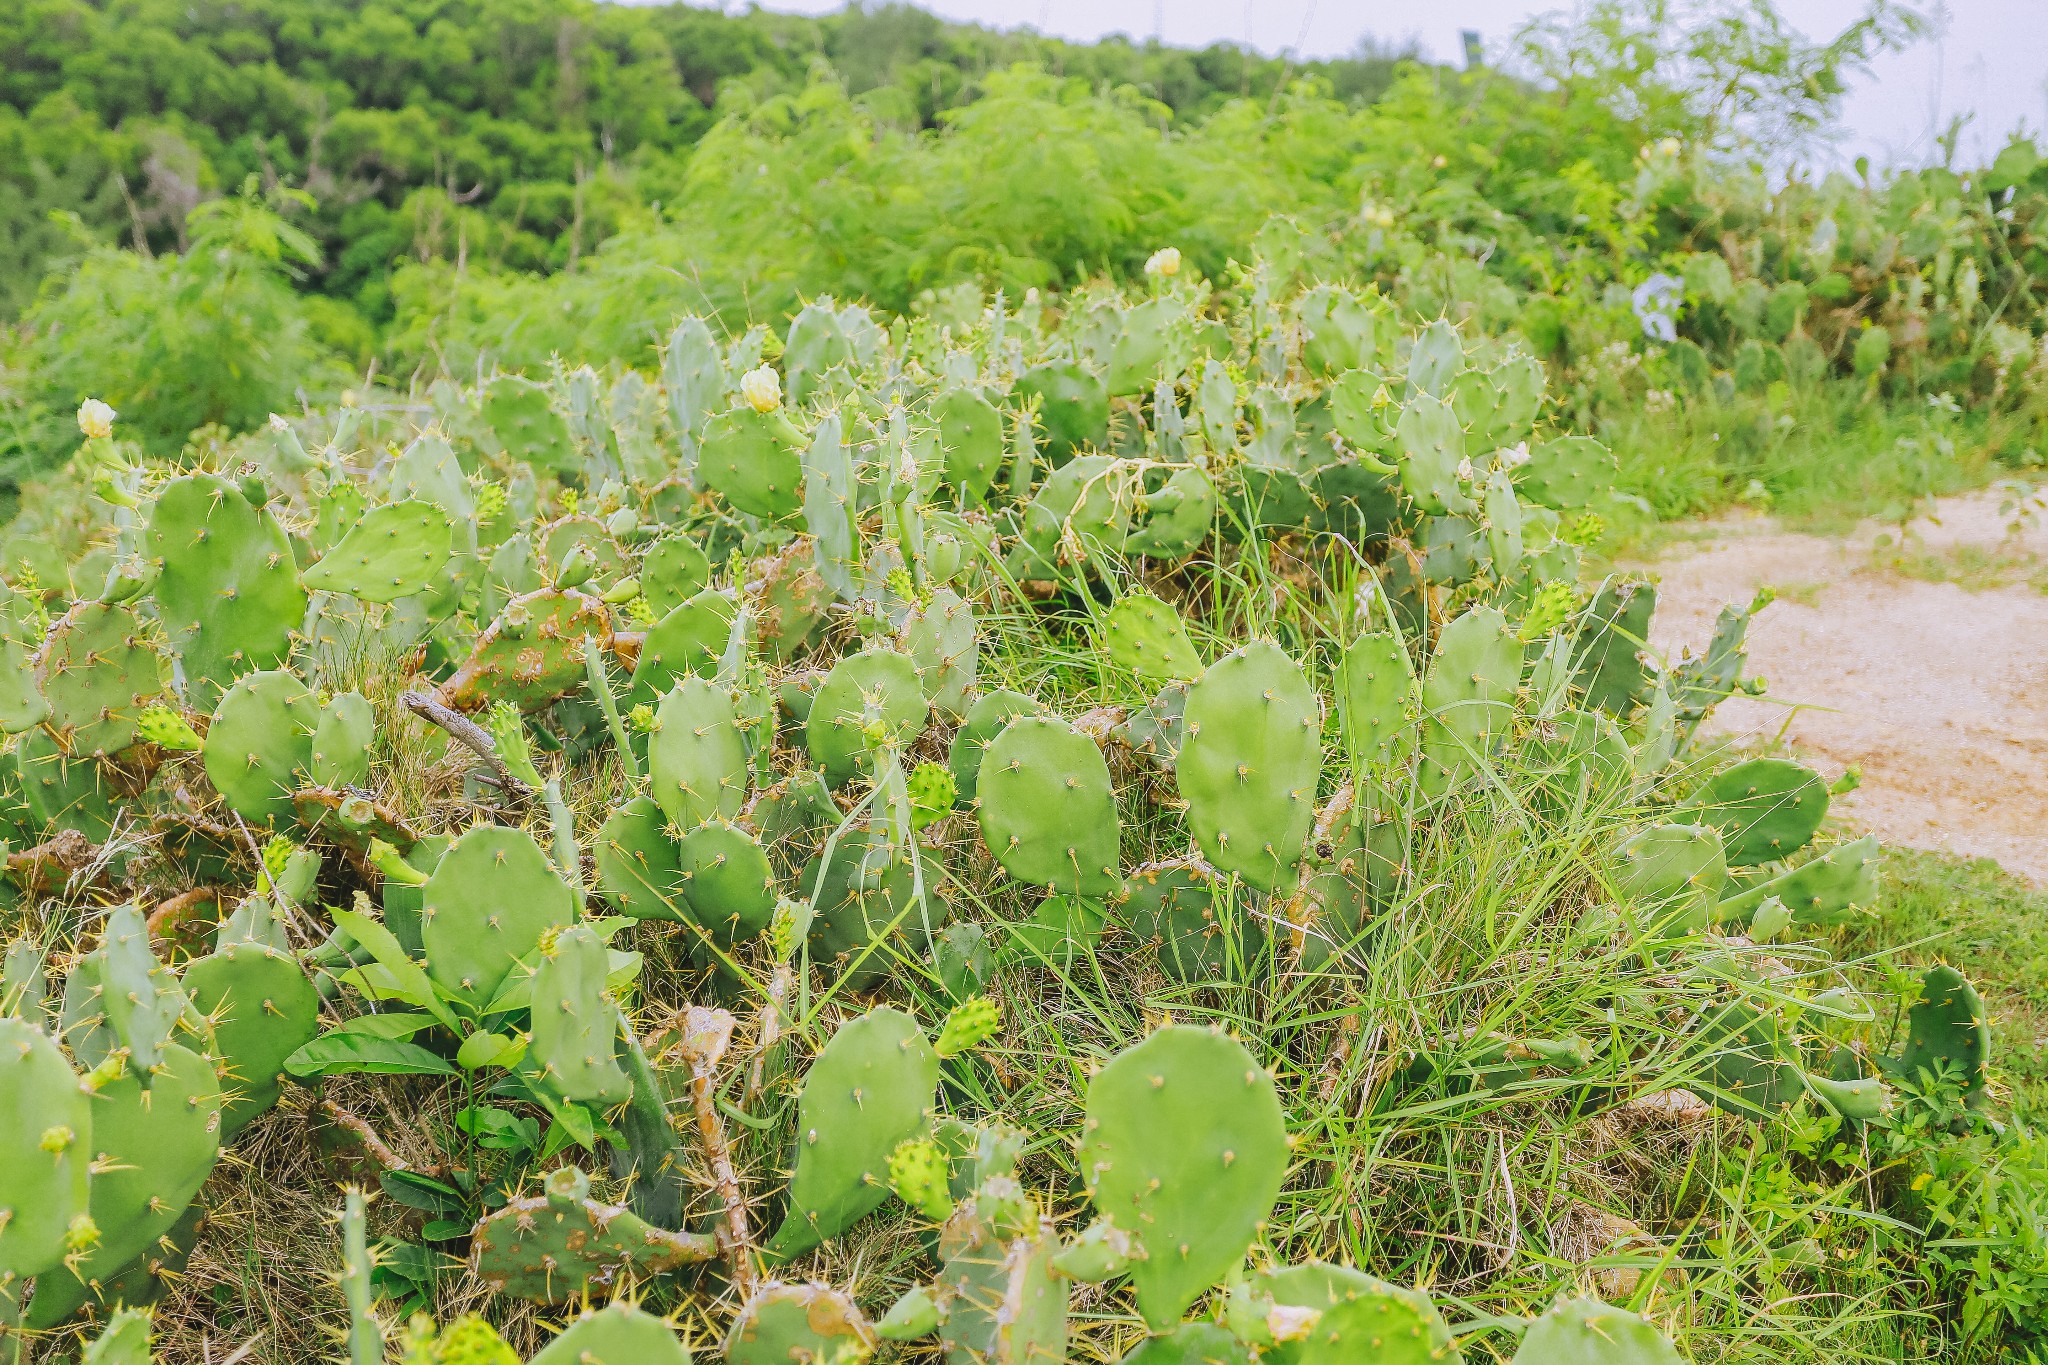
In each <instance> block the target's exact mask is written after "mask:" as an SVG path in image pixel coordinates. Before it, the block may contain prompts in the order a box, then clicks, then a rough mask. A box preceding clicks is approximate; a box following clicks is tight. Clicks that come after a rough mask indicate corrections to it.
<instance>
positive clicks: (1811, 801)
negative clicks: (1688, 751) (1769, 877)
mask: <svg viewBox="0 0 2048 1365" xmlns="http://www.w3.org/2000/svg"><path fill="white" fill-rule="evenodd" d="M1691 804H1692V806H1693V807H1696V808H1697V811H1698V815H1699V818H1700V819H1701V820H1703V821H1704V822H1706V823H1708V824H1711V825H1714V826H1715V827H1717V828H1718V829H1719V830H1720V831H1721V839H1722V842H1723V843H1724V844H1726V846H1727V849H1728V862H1729V865H1730V866H1733V867H1753V866H1755V865H1756V864H1758V863H1772V862H1777V861H1778V860H1779V859H1781V858H1789V857H1791V856H1792V855H1793V854H1795V853H1797V852H1798V851H1799V850H1800V849H1802V848H1805V847H1806V846H1807V844H1808V843H1810V842H1812V839H1813V836H1814V832H1815V831H1817V830H1818V829H1819V828H1820V822H1821V821H1822V820H1823V819H1825V818H1826V817H1827V813H1828V784H1827V783H1826V782H1825V781H1823V780H1822V779H1821V775H1820V774H1819V773H1817V772H1815V771H1814V770H1813V769H1811V768H1809V767H1807V766H1806V765H1805V764H1803V763H1793V762H1790V761H1788V760H1786V759H1782V758H1753V759H1751V760H1749V761H1748V762H1747V763H1738V764H1736V765H1735V766H1734V767H1732V768H1729V769H1728V770H1727V771H1725V772H1722V773H1718V774H1716V775H1715V777H1714V779H1713V780H1712V781H1710V782H1708V783H1707V784H1706V786H1704V787H1702V788H1701V789H1700V791H1699V794H1698V795H1697V796H1696V797H1694V798H1693V801H1692V803H1691Z"/></svg>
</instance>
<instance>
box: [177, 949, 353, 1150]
mask: <svg viewBox="0 0 2048 1365" xmlns="http://www.w3.org/2000/svg"><path fill="white" fill-rule="evenodd" d="M184 986H185V993H186V995H187V996H189V997H190V998H191V1001H192V1007H193V1008H194V1009H196V1010H198V1011H199V1012H200V1013H201V1014H203V1015H205V1016H206V1017H207V1018H208V1019H210V1020H212V1021H213V1047H214V1053H215V1057H216V1060H218V1061H219V1063H220V1065H221V1068H222V1078H223V1081H224V1084H225V1087H226V1088H225V1100H224V1103H223V1106H222V1108H221V1138H222V1140H223V1141H225V1140H227V1139H228V1138H230V1137H232V1136H234V1134H235V1132H236V1131H237V1130H238V1129H240V1128H241V1127H242V1125H244V1124H246V1123H247V1122H248V1121H249V1120H250V1119H253V1118H255V1117H256V1116H257V1115H258V1114H261V1113H263V1112H264V1111H265V1110H267V1109H268V1108H270V1106H271V1105H272V1104H275V1103H276V1102H277V1096H278V1079H279V1077H280V1076H281V1075H282V1074H283V1072H284V1061H285V1058H287V1057H289V1056H291V1055H292V1053H294V1052H296V1051H298V1049H299V1048H300V1047H302V1046H303V1045H305V1044H306V1043H308V1042H310V1041H312V1039H313V1036H314V1035H315V1034H316V1033H318V1032H319V1031H320V996H319V992H318V991H316V990H315V989H314V987H313V983H312V982H311V981H308V980H307V979H306V974H305V972H304V971H303V970H302V969H301V968H300V966H299V963H298V960H297V959H296V958H294V957H293V956H292V955H291V954H290V953H288V952H281V951H279V950H278V949H276V948H272V947H270V946H268V945H266V944H262V943H249V942H241V943H224V944H222V945H221V946H220V947H219V948H217V949H215V950H214V951H213V952H212V953H210V954H208V955H207V956H205V957H202V958H199V959H198V960H196V961H194V962H192V963H190V964H188V965H187V966H186V968H185V975H184Z"/></svg>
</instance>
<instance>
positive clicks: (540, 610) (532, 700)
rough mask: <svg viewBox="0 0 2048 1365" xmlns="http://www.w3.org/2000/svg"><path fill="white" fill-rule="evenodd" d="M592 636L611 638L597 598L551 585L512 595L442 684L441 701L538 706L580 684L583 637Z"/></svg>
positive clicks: (468, 706) (603, 641)
mask: <svg viewBox="0 0 2048 1365" xmlns="http://www.w3.org/2000/svg"><path fill="white" fill-rule="evenodd" d="M592 639H594V640H596V641H597V642H598V643H599V644H600V645H605V646H609V645H610V644H611V640H612V618H611V612H610V610H609V609H608V608H607V607H606V606H605V604H604V603H603V602H600V601H599V600H598V599H597V598H595V597H589V596H586V595H584V594H583V593H580V592H575V591H568V590H560V589H555V588H543V589H541V590H540V591H538V592H530V593H527V594H526V595H525V596H523V597H515V598H513V599H512V601H511V602H509V603H507V604H506V607H505V610H504V611H502V612H500V613H499V615H498V619H497V620H495V621H493V622H491V624H490V626H489V628H488V629H486V630H485V631H484V633H483V634H482V635H480V636H478V637H477V641H476V646H475V648H473V649H472V650H471V651H470V655H469V657H468V658H467V659H465V660H464V661H463V663H462V666H461V667H460V668H458V669H456V670H455V672H454V674H453V675H452V676H451V677H449V679H448V680H447V681H446V682H444V683H442V684H441V688H440V698H441V701H442V702H443V703H444V704H446V705H447V706H450V707H452V708H454V709H455V710H457V711H475V710H478V709H480V708H482V707H485V706H488V705H490V704H492V703H493V702H499V701H504V702H510V703H511V704H512V705H514V706H517V707H518V708H519V709H520V710H522V711H538V710H539V709H540V708H541V707H543V706H546V705H548V704H549V703H550V702H552V701H554V700H555V699H556V698H558V697H562V696H566V695H567V694H568V693H570V692H573V691H575V690H576V689H577V688H579V687H581V686H583V679H584V663H583V642H584V641H585V640H592Z"/></svg>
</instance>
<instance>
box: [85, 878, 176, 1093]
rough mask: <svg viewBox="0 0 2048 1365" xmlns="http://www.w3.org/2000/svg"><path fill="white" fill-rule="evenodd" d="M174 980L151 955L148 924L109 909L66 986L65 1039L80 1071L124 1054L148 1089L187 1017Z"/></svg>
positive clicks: (132, 911)
mask: <svg viewBox="0 0 2048 1365" xmlns="http://www.w3.org/2000/svg"><path fill="white" fill-rule="evenodd" d="M185 1004H186V1001H185V992H184V990H183V989H182V988H181V987H180V986H179V984H178V978H177V975H176V974H175V973H174V972H172V971H171V969H170V968H168V967H166V966H164V965H163V964H162V963H160V962H158V961H157V960H156V955H155V954H154V953H152V952H151V951H150V946H149V925H148V922H147V921H145V920H144V919H143V917H142V911H141V910H139V909H137V908H136V907H135V906H134V905H132V904H129V905H118V906H115V907H114V908H113V909H112V910H110V911H108V912H107V918H106V923H105V924H104V925H103V926H102V927H101V930H100V941H99V944H98V946H96V947H95V948H94V949H93V950H92V951H91V952H89V953H87V954H85V955H84V956H83V957H81V958H79V959H78V960H77V961H76V962H74V963H73V964H72V967H71V974H70V976H69V977H67V978H66V979H65V982H64V1041H65V1044H66V1045H67V1046H69V1047H70V1049H71V1055H72V1056H74V1057H76V1058H78V1060H79V1062H80V1063H81V1064H82V1065H85V1066H98V1065H99V1064H100V1063H101V1062H103V1061H105V1060H106V1059H107V1058H108V1057H110V1056H112V1055H113V1054H114V1053H116V1052H121V1051H124V1050H125V1051H126V1053H127V1056H128V1063H129V1065H131V1066H133V1067H134V1068H136V1070H137V1072H138V1073H139V1074H141V1075H142V1077H143V1082H142V1083H143V1085H144V1086H145V1087H146V1086H147V1085H148V1084H149V1079H148V1078H149V1076H151V1075H152V1074H154V1073H155V1070H156V1068H157V1065H158V1063H159V1062H160V1061H161V1060H162V1057H163V1050H164V1047H165V1045H166V1044H168V1043H169V1042H170V1039H171V1034H172V1033H173V1032H174V1031H175V1030H176V1029H177V1028H178V1025H179V1022H180V1020H181V1018H182V1017H183V1015H184V1012H185Z"/></svg>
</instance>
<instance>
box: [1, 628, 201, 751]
mask: <svg viewBox="0 0 2048 1365" xmlns="http://www.w3.org/2000/svg"><path fill="white" fill-rule="evenodd" d="M34 678H35V684H36V686H37V687H39V688H40V689H41V690H42V695H43V698H44V700H45V702H46V703H47V705H46V707H45V708H44V716H43V717H42V719H43V722H44V724H46V725H48V726H49V727H50V728H51V729H53V730H55V731H56V733H57V735H58V736H59V737H60V738H61V739H62V740H63V741H64V743H65V744H66V746H67V747H68V748H69V750H70V752H71V753H73V754H75V755H78V756H80V757H85V758H103V757H106V756H107V755H109V754H115V753H119V752H120V751H121V750H123V749H125V748H127V747H128V746H129V745H130V744H132V743H134V742H135V740H136V739H137V738H138V722H139V721H140V719H141V715H142V712H143V710H144V709H145V708H146V707H148V706H149V705H150V704H151V703H152V702H155V701H156V700H157V699H158V698H160V697H162V696H163V694H164V689H165V683H166V677H165V669H164V661H163V658H162V656H160V655H159V654H158V653H157V650H156V648H155V646H153V645H152V644H151V643H150V641H149V638H148V632H147V631H146V630H145V628H144V626H143V624H142V621H141V619H140V618H139V617H137V616H136V615H135V613H134V612H133V611H131V610H129V609H128V608H127V607H125V606H109V605H107V604H106V603H104V602H80V603H78V604H77V605H75V606H74V607H72V608H71V610H70V611H68V612H66V613H65V614H64V615H63V616H62V617H60V618H59V619H58V620H57V621H55V622H54V623H52V624H51V626H50V633H49V634H48V635H47V636H45V637H44V639H43V647H42V649H41V651H39V652H38V653H37V654H36V656H35V661H34ZM18 728H22V729H26V728H27V727H26V726H22V727H18Z"/></svg>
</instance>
